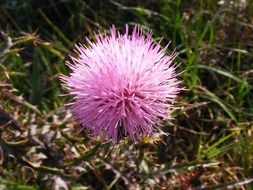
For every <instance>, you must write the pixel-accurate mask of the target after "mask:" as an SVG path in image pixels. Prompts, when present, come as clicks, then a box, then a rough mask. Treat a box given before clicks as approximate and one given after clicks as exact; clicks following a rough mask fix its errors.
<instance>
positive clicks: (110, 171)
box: [0, 0, 253, 190]
mask: <svg viewBox="0 0 253 190" xmlns="http://www.w3.org/2000/svg"><path fill="white" fill-rule="evenodd" d="M219 2H222V1H212V0H206V1H203V0H199V1H193V0H191V1H182V0H160V1H130V0H120V1H116V0H115V1H113V0H111V1H98V0H89V1H82V0H75V1H73V0H64V1H52V0H45V1H35V0H24V1H18V0H12V1H8V0H7V1H5V2H2V3H1V6H0V13H1V17H0V31H1V33H2V35H1V37H0V39H1V40H0V109H1V110H0V134H1V138H0V174H1V175H0V176H1V177H0V189H52V188H53V187H54V186H55V185H61V186H66V185H67V186H68V187H70V188H72V189H76V190H77V189H129V188H133V189H136V188H138V187H140V188H141V189H145V188H150V189H187V188H193V189H201V188H203V189H205V188H206V189H218V188H221V189H226V188H238V189H245V188H246V189H251V188H253V185H251V182H252V180H251V179H252V176H253V159H252V154H253V136H252V132H253V131H252V130H253V128H252V127H253V66H252V62H253V56H252V55H253V23H252V20H253V3H252V2H251V1H246V4H245V5H243V4H242V3H241V4H240V2H241V1H239V0H234V1H231V2H233V3H228V1H224V2H225V4H219ZM126 23H127V24H129V25H131V26H132V25H134V24H139V25H141V26H142V27H143V28H144V30H147V29H152V31H153V34H154V38H155V39H156V40H159V39H160V37H161V36H163V41H162V44H163V45H166V44H167V43H168V42H169V41H171V42H172V43H171V47H170V48H169V50H168V53H171V52H172V51H173V49H174V48H176V50H177V52H178V56H177V58H176V62H177V63H180V65H179V67H178V72H182V74H181V76H180V78H181V79H182V80H183V83H182V86H183V87H185V88H186V91H183V92H182V93H181V94H180V95H179V97H178V103H177V106H178V107H180V109H178V110H175V111H174V112H173V117H175V120H173V121H170V122H172V124H169V123H166V122H165V124H164V127H163V130H164V131H165V132H166V133H168V135H164V136H162V137H160V138H159V139H156V141H155V142H153V140H151V139H144V140H143V142H141V143H139V144H136V145H132V143H131V142H130V141H129V140H128V139H124V140H121V141H120V143H119V144H118V145H113V144H112V143H110V142H109V143H106V142H96V141H95V140H93V139H91V138H90V137H89V136H88V135H87V134H81V135H79V124H78V123H77V122H76V121H74V120H73V119H72V117H71V114H70V112H69V110H67V109H66V108H65V107H64V104H65V103H67V102H68V101H69V99H68V98H67V97H65V96H62V95H63V94H64V93H66V90H65V89H63V87H61V85H60V81H59V78H58V76H59V74H61V73H64V74H67V73H68V68H67V67H66V66H65V62H66V61H68V60H69V53H70V52H71V51H72V50H73V48H74V44H75V43H76V42H83V43H85V41H84V36H87V37H88V38H90V39H91V40H93V39H94V35H93V31H94V30H95V31H96V30H98V29H102V30H103V29H107V28H108V27H110V26H111V25H112V24H114V25H115V26H116V27H117V28H119V29H120V30H123V29H124V26H125V24H126ZM3 110H5V111H3ZM7 113H8V114H7ZM11 121H12V122H11ZM16 122H17V123H16Z"/></svg>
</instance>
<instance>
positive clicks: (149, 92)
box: [61, 25, 180, 142]
mask: <svg viewBox="0 0 253 190" xmlns="http://www.w3.org/2000/svg"><path fill="white" fill-rule="evenodd" d="M86 40H87V42H88V44H89V45H88V46H85V45H84V44H78V45H76V49H77V57H71V58H72V63H71V64H68V65H69V68H70V69H71V73H70V76H62V77H61V80H62V81H63V83H64V85H65V87H67V89H68V90H69V94H70V95H71V96H73V99H74V100H73V102H72V103H70V105H71V109H72V111H73V113H74V117H75V118H76V119H77V120H79V121H80V123H81V124H82V126H83V127H84V128H85V129H87V130H88V131H90V132H92V134H93V135H94V136H100V137H104V138H106V139H113V141H114V142H117V140H118V138H119V135H123V136H127V135H129V136H130V138H131V139H132V140H133V141H134V142H136V141H137V140H138V139H139V138H140V136H142V135H152V133H153V131H154V129H155V128H157V127H158V126H160V125H161V121H162V119H163V118H167V117H168V116H169V113H170V110H171V108H172V107H173V103H174V101H175V98H176V95H177V93H178V92H179V91H180V88H179V87H178V84H179V83H180V82H179V81H178V80H177V79H176V76H177V74H176V72H175V67H174V66H173V65H172V61H173V59H174V57H175V56H176V54H175V53H172V54H171V55H166V49H167V47H168V45H167V46H166V47H165V48H162V47H161V45H160V44H159V43H155V42H154V41H153V39H152V34H151V33H150V32H149V33H148V34H147V35H144V34H143V32H142V30H141V29H140V28H139V27H138V26H135V27H134V29H133V31H132V32H131V33H129V31H128V26H127V25H126V32H125V34H120V33H119V32H118V31H117V30H116V29H115V27H112V28H111V29H110V33H109V34H108V35H105V36H102V35H101V34H100V33H99V34H97V35H96V42H91V41H89V40H88V39H86Z"/></svg>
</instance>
